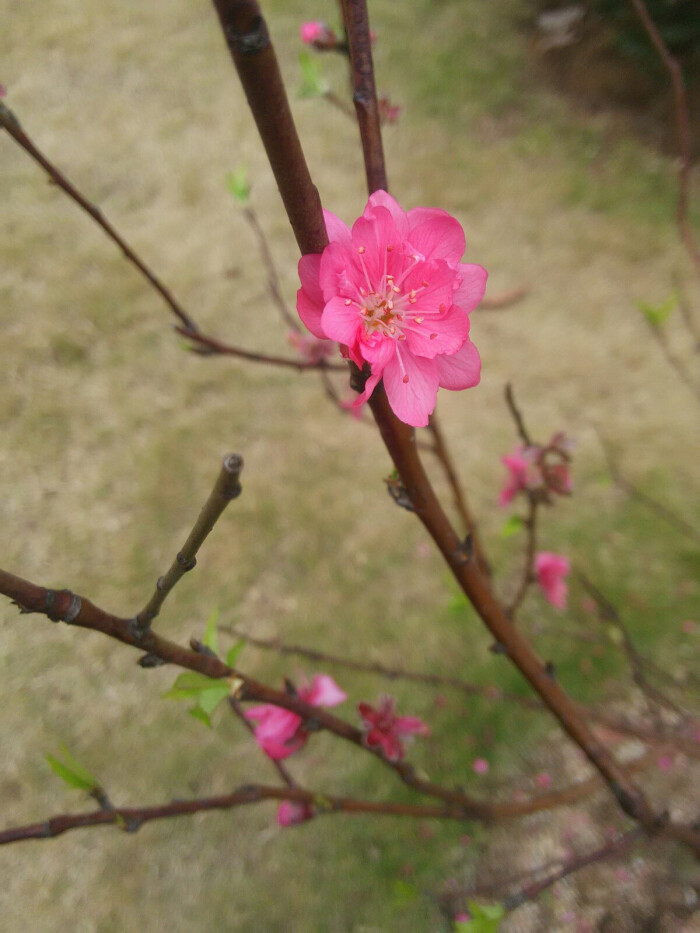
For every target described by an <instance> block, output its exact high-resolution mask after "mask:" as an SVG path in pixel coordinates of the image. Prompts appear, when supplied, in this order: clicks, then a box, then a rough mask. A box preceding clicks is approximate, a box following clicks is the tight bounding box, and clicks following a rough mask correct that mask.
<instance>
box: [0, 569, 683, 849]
mask: <svg viewBox="0 0 700 933" xmlns="http://www.w3.org/2000/svg"><path fill="white" fill-rule="evenodd" d="M0 593H3V594H4V595H5V596H9V597H10V598H11V599H12V600H13V601H14V602H15V604H16V605H18V606H19V608H20V611H21V612H23V613H40V614H43V615H46V616H48V618H50V619H51V620H52V621H54V622H66V623H68V624H70V625H76V626H79V627H81V628H86V629H90V630H92V631H97V632H102V634H104V635H108V636H109V637H111V638H114V639H116V640H117V641H121V642H122V643H123V644H126V645H129V646H131V647H133V648H137V649H140V650H146V651H147V652H148V653H149V654H150V655H154V656H155V657H157V658H160V659H161V660H162V661H164V662H166V663H171V664H176V665H178V666H179V667H184V668H186V669H188V670H193V671H198V672H199V673H201V674H205V675H206V676H207V677H213V678H216V679H221V678H226V679H228V680H229V681H230V682H231V685H232V693H231V695H232V696H233V697H234V699H235V700H237V701H239V702H247V701H253V700H254V701H256V702H260V703H271V704H274V705H275V706H281V707H282V708H283V709H288V710H290V711H291V712H293V713H296V714H297V715H298V716H299V717H300V718H301V719H302V720H304V721H306V722H309V721H311V722H313V724H314V729H315V730H316V731H318V730H320V729H325V730H327V731H328V732H331V733H333V734H334V735H336V736H338V737H339V738H341V739H344V740H345V741H348V742H351V743H352V744H353V745H355V746H357V747H359V748H361V749H362V750H363V751H364V752H365V753H366V754H368V755H371V756H372V757H373V758H375V759H376V760H378V761H380V762H381V763H382V764H383V765H384V766H385V767H387V768H389V769H391V770H392V771H394V772H395V773H396V774H397V775H398V777H399V778H400V779H401V780H402V781H403V783H404V784H406V785H407V786H408V787H410V788H412V789H413V790H415V791H417V792H418V793H420V794H424V795H426V796H429V797H434V798H436V799H438V800H440V801H441V802H442V808H441V810H440V811H439V812H440V813H442V814H445V815H448V811H449V815H450V817H451V818H452V817H453V818H455V819H474V820H480V821H482V822H484V823H492V822H494V821H498V820H506V819H513V818H516V817H520V816H526V815H528V814H531V813H537V812H540V811H542V810H551V809H553V808H555V807H560V806H567V805H570V804H572V803H575V802H576V801H578V800H582V799H584V798H585V797H588V796H590V794H592V793H595V792H596V791H597V790H599V789H600V788H601V787H602V786H603V785H602V783H601V781H600V778H599V777H597V776H593V777H591V778H589V779H588V780H585V781H580V782H578V783H576V784H573V785H571V786H570V787H565V788H562V789H560V790H556V791H553V792H549V793H546V794H539V795H537V796H536V797H533V798H530V799H526V800H509V801H503V802H498V803H493V802H491V801H488V802H487V801H481V800H477V799H475V798H473V797H471V796H469V795H467V794H466V793H465V792H464V791H462V790H461V789H459V788H455V789H452V788H445V787H442V786H440V785H438V784H435V783H433V782H432V781H429V780H428V779H425V778H421V777H419V776H418V775H417V773H416V771H415V769H414V768H413V766H412V765H411V764H410V763H409V762H407V761H389V760H388V759H386V758H385V757H384V756H383V755H382V754H381V752H380V751H376V750H374V749H371V748H368V747H367V746H366V745H365V744H364V734H363V733H362V732H361V731H360V730H359V729H357V728H355V727H354V726H351V725H350V724H349V723H347V722H345V721H344V720H342V719H339V718H338V717H337V716H334V715H332V714H331V713H329V712H328V711H327V710H325V709H323V708H321V707H318V706H311V705H310V704H308V703H306V702H304V700H302V699H300V698H299V697H298V696H297V695H295V694H293V693H289V692H287V691H280V690H275V689H273V688H272V687H268V686H266V685H265V684H262V683H259V682H258V681H256V680H253V679H252V678H250V677H247V676H246V675H245V674H242V673H241V672H240V671H236V670H234V669H233V668H231V667H229V666H228V665H226V664H224V662H223V661H221V660H220V659H219V658H218V657H217V656H216V655H215V654H213V653H212V654H209V653H204V652H201V651H194V650H189V649H187V648H183V647H182V646H180V645H178V644H176V643H174V642H171V641H169V640H167V639H165V638H162V637H161V636H159V635H157V634H156V633H155V632H154V631H153V630H152V629H150V630H148V631H147V632H146V633H145V634H144V635H143V636H142V637H138V636H137V635H136V634H134V626H133V620H131V619H123V618H119V617H117V616H114V615H112V614H111V613H108V612H105V610H103V609H100V608H99V607H98V606H96V605H95V604H94V603H92V602H90V601H89V600H87V599H84V598H82V597H80V596H77V595H75V594H74V593H72V592H70V590H59V591H56V590H47V589H45V588H44V587H40V586H37V585H36V584H34V583H31V582H29V581H28V580H23V579H22V578H20V577H16V576H14V575H13V574H10V573H7V571H4V570H0ZM649 761H650V758H649V756H648V755H647V756H642V758H640V759H638V760H637V761H636V762H633V763H632V764H630V765H628V766H627V768H628V770H636V769H639V768H644V767H646V766H647V765H648V764H649ZM285 799H295V798H294V797H293V796H291V795H290V796H287V797H285ZM117 812H119V811H117ZM377 812H379V811H377ZM392 812H393V811H392ZM436 813H437V811H434V815H435V814H436ZM98 822H99V821H98ZM650 830H651V831H653V832H655V833H658V832H661V833H663V834H664V835H667V836H669V837H672V838H679V839H682V840H683V841H684V842H686V843H687V844H688V845H691V846H694V847H695V848H697V849H698V851H700V833H696V834H694V831H693V830H692V829H689V828H688V827H687V826H684V825H683V824H674V823H662V822H660V821H657V822H655V823H654V825H653V827H650Z"/></svg>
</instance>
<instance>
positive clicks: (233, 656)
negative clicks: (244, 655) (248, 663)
mask: <svg viewBox="0 0 700 933" xmlns="http://www.w3.org/2000/svg"><path fill="white" fill-rule="evenodd" d="M244 648H245V640H244V639H243V638H241V639H240V640H239V641H237V642H236V644H235V645H234V646H233V648H229V652H228V654H227V655H226V664H227V665H228V666H229V667H235V666H236V661H237V660H238V658H239V656H240V653H241V651H243V649H244Z"/></svg>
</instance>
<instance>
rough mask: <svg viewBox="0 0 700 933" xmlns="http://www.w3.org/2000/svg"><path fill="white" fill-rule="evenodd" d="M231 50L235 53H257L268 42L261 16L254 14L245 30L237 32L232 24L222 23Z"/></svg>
mask: <svg viewBox="0 0 700 933" xmlns="http://www.w3.org/2000/svg"><path fill="white" fill-rule="evenodd" d="M222 28H223V32H224V35H225V36H226V41H227V43H228V47H229V48H230V50H231V52H234V53H236V54H237V55H258V54H259V53H260V52H264V51H265V49H266V48H267V47H268V46H269V44H270V36H269V35H268V32H267V25H266V23H265V20H264V19H263V18H262V16H256V17H255V19H254V20H253V21H252V23H251V24H250V28H249V29H248V30H247V31H246V32H238V31H237V29H236V27H235V26H234V25H233V24H222Z"/></svg>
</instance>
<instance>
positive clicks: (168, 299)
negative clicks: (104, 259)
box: [0, 102, 197, 331]
mask: <svg viewBox="0 0 700 933" xmlns="http://www.w3.org/2000/svg"><path fill="white" fill-rule="evenodd" d="M0 128H4V129H6V130H7V132H8V133H9V134H10V136H11V137H12V138H13V139H14V141H15V142H16V143H17V145H18V146H20V147H21V148H22V149H24V151H25V152H26V153H27V155H29V156H30V157H31V158H32V159H34V161H35V162H37V163H38V164H39V165H40V166H41V167H42V168H43V169H44V171H45V172H46V174H47V175H48V176H49V178H50V179H51V181H52V182H53V183H54V184H55V185H57V186H58V187H59V188H60V189H61V191H63V192H64V193H65V194H67V195H68V197H69V198H70V199H71V200H72V201H74V202H75V203H76V204H77V205H78V206H79V207H80V208H82V210H84V211H85V213H86V214H88V215H89V216H90V217H92V219H93V220H94V221H95V223H96V224H97V225H98V227H100V228H101V229H102V230H103V231H104V233H106V234H107V236H108V237H109V239H110V240H111V241H112V242H113V243H115V244H116V245H117V246H118V247H119V249H120V250H121V251H122V253H123V254H124V256H125V257H126V259H128V260H129V262H130V263H131V264H132V265H134V266H135V267H136V268H137V269H138V270H139V272H140V273H141V275H143V276H144V278H145V279H146V280H147V281H148V283H149V284H150V285H151V286H152V287H153V288H154V289H155V290H156V291H157V292H158V294H159V295H160V296H161V298H162V299H163V301H165V303H166V304H167V305H168V307H169V308H170V310H171V311H172V312H173V314H175V315H176V316H177V317H178V318H179V319H180V320H181V321H182V323H183V325H184V326H185V327H186V328H187V329H188V330H190V331H196V330H197V325H196V324H195V322H194V321H193V320H192V318H191V317H190V316H189V314H188V313H187V312H186V311H185V309H184V308H183V307H182V305H181V304H180V303H179V302H178V301H177V300H176V299H175V297H174V296H173V294H172V292H171V291H170V289H168V288H166V286H165V285H164V284H163V283H162V282H161V281H160V279H159V278H158V277H157V276H156V274H155V273H154V272H152V271H151V270H150V269H149V267H148V266H147V265H146V263H145V262H144V261H143V260H142V259H141V258H140V257H139V256H138V255H137V254H136V253H135V252H134V250H133V249H132V248H131V247H130V246H129V244H128V243H127V242H126V240H124V239H123V238H122V237H121V236H120V234H119V233H117V231H116V230H115V229H114V227H113V226H112V225H111V223H110V222H109V221H108V220H107V218H106V217H105V216H104V214H103V213H102V211H101V210H100V209H99V208H98V207H95V205H94V204H91V203H90V201H88V200H87V198H85V197H84V196H83V195H82V194H81V193H80V192H79V191H78V189H77V188H76V187H75V186H74V185H72V184H71V182H70V181H68V179H67V178H66V177H65V175H63V174H62V173H61V172H60V171H59V170H58V169H57V168H56V166H55V165H53V164H52V163H51V162H49V160H48V159H47V158H46V156H45V155H44V154H43V153H42V152H41V151H40V150H39V149H38V147H37V146H36V145H35V144H34V142H33V141H32V140H31V139H30V138H29V136H28V135H27V134H26V132H25V131H24V129H23V128H22V126H21V125H20V122H19V120H18V119H17V117H16V116H15V115H14V113H12V111H11V110H9V109H8V108H7V107H6V106H5V105H4V104H3V103H2V102H0Z"/></svg>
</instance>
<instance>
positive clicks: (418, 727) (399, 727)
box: [394, 716, 430, 735]
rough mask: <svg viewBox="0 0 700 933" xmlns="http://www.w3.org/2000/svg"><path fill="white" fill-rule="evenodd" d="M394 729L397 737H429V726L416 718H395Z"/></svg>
mask: <svg viewBox="0 0 700 933" xmlns="http://www.w3.org/2000/svg"><path fill="white" fill-rule="evenodd" d="M394 728H395V729H396V732H397V734H398V735H430V728H429V726H428V725H427V724H426V723H424V722H423V720H422V719H419V718H418V717H417V716H397V717H396V721H395V723H394Z"/></svg>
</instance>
